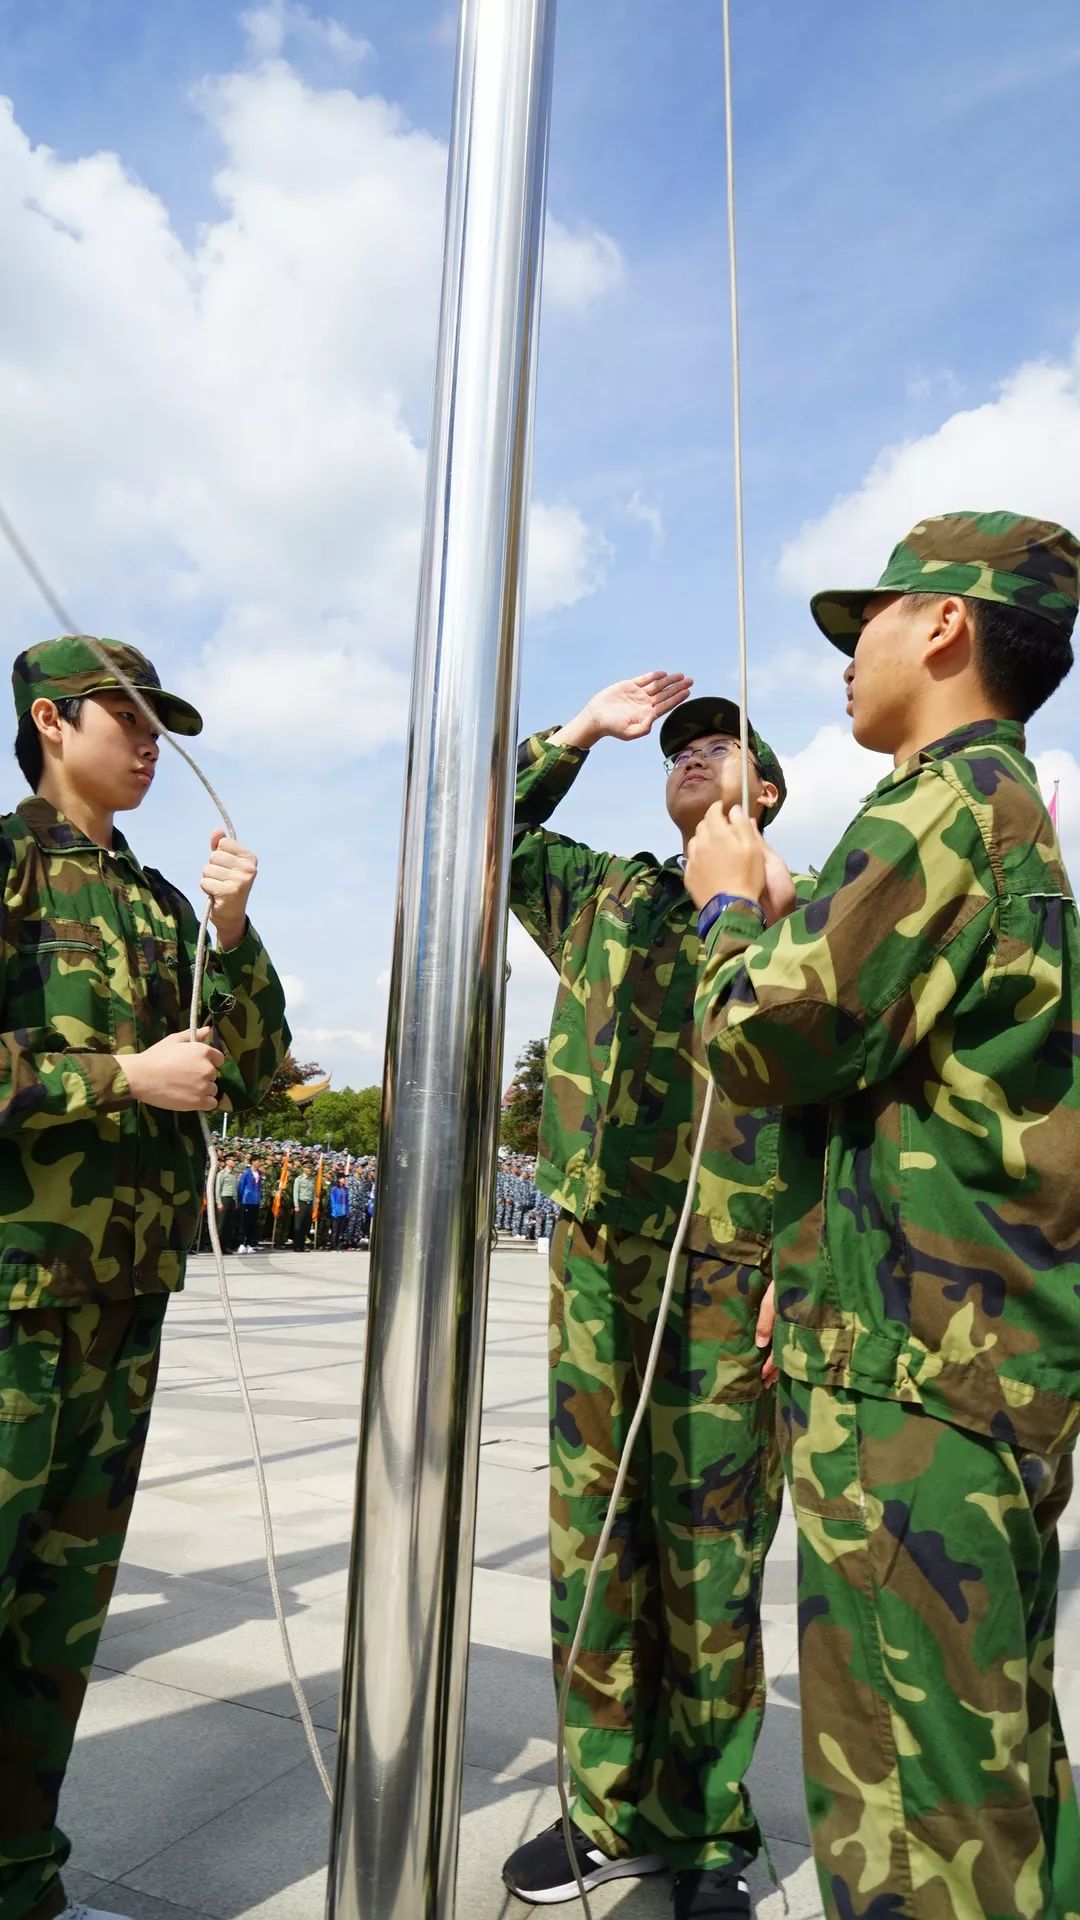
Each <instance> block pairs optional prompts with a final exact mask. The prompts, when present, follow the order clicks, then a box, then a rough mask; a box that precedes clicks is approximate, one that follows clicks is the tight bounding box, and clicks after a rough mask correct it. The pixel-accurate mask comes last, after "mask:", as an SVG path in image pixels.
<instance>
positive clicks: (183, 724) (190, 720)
mask: <svg viewBox="0 0 1080 1920" xmlns="http://www.w3.org/2000/svg"><path fill="white" fill-rule="evenodd" d="M132 684H133V685H137V682H133V683H132ZM123 692H124V688H123V687H122V686H121V685H120V682H119V681H118V680H107V679H106V678H105V675H104V673H102V677H101V685H100V686H99V687H87V689H86V691H85V694H84V696H83V697H84V698H85V699H89V698H90V697H91V695H92V694H95V693H123ZM139 692H140V693H141V694H142V697H143V699H144V700H145V701H146V704H147V706H148V707H152V708H153V710H154V712H155V713H156V714H157V717H158V719H159V720H160V721H161V724H162V726H163V727H166V728H167V729H168V731H169V732H170V733H179V734H182V735H184V736H186V738H188V739H191V737H192V736H193V735H194V734H196V733H201V732H202V730H203V717H202V714H201V713H200V712H199V711H198V709H197V708H196V707H193V706H192V705H191V704H190V702H189V701H187V700H181V698H180V695H179V694H178V693H167V692H166V691H165V689H164V687H139ZM39 697H40V689H39V691H38V692H37V693H35V695H34V698H35V700H36V699H38V698H39ZM56 697H57V699H62V698H63V695H62V694H57V696H56Z"/></svg>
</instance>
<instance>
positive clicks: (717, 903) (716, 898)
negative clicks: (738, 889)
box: [697, 893, 765, 940]
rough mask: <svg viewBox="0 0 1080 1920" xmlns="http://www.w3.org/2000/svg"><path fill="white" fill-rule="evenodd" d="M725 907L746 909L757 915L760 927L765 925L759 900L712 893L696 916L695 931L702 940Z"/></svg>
mask: <svg viewBox="0 0 1080 1920" xmlns="http://www.w3.org/2000/svg"><path fill="white" fill-rule="evenodd" d="M725 907H746V908H748V909H749V911H750V912H751V913H756V914H757V915H758V918H759V919H760V921H761V924H762V926H764V925H765V909H764V907H763V906H762V904H761V902H760V900H751V899H750V898H749V896H748V895H747V894H745V893H714V894H713V897H712V899H711V900H706V902H705V905H704V906H703V907H702V909H701V912H700V913H699V914H698V918H697V930H698V934H699V935H700V937H701V939H702V940H704V938H705V935H706V934H707V933H708V931H709V928H710V927H711V926H713V924H714V923H715V922H716V921H717V920H719V918H720V915H721V914H722V913H723V911H724V909H725Z"/></svg>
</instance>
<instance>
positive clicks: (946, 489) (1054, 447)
mask: <svg viewBox="0 0 1080 1920" xmlns="http://www.w3.org/2000/svg"><path fill="white" fill-rule="evenodd" d="M997 507H1006V508H1009V509H1011V510H1012V511H1014V512H1021V513H1030V514H1034V515H1036V516H1039V517H1041V518H1045V519H1048V520H1058V521H1063V522H1064V523H1065V525H1066V526H1072V527H1077V526H1080V340H1078V341H1077V342H1076V344H1075V346H1074V349H1073V352H1072V355H1071V356H1070V358H1069V359H1068V360H1065V361H1033V362H1030V363H1029V364H1027V365H1025V366H1022V367H1020V368H1019V369H1018V371H1017V372H1016V373H1014V374H1013V375H1012V376H1011V377H1010V378H1009V379H1008V380H1006V381H1004V382H1003V384H1002V385H1001V387H1000V389H999V391H998V394H997V397H996V398H995V399H993V400H988V401H986V402H985V403H984V405H982V406H979V407H970V408H965V409H963V410H961V411H960V412H957V413H954V414H952V415H951V416H950V418H949V419H947V420H946V421H945V422H944V423H943V425H942V426H940V427H939V428H937V430H936V431H935V432H933V433H928V434H924V435H922V436H921V437H920V438H919V439H917V440H908V441H905V442H904V443H903V444H901V445H900V446H894V447H886V448H885V449H884V450H883V452H882V453H881V454H879V456H878V458H877V459H876V460H875V461H874V464H873V466H872V467H871V468H870V471H869V472H868V473H867V475H866V477H865V478H864V480H863V481H862V483H861V485H860V486H858V487H857V488H855V490H854V491H853V492H852V493H849V494H845V495H844V496H843V497H842V498H841V499H839V500H837V501H835V502H834V504H833V505H832V506H831V507H830V508H829V510H828V511H827V512H826V513H825V514H823V515H822V516H821V518H820V519H818V520H814V521H810V522H808V523H807V525H805V526H804V527H803V528H802V529H801V531H800V532H799V533H798V535H797V536H796V538H795V539H794V540H792V541H790V542H789V544H788V545H787V546H786V547H785V549H784V551H783V554H782V556H781V560H780V576H781V579H782V580H783V582H784V583H785V584H786V585H787V586H788V587H790V588H791V589H792V590H793V591H794V592H798V593H813V592H816V591H817V590H818V589H820V588H822V587H833V586H845V585H847V584H849V583H850V584H851V585H852V586H862V585H863V584H864V583H865V584H867V585H869V584H870V583H871V582H872V581H874V580H876V579H877V578H878V576H879V574H880V573H881V572H882V571H883V569H884V566H885V562H886V560H887V559H888V556H889V554H890V552H891V550H892V548H893V547H894V546H895V545H896V542H897V541H898V540H900V539H901V538H902V537H903V535H904V534H905V533H906V532H907V530H908V528H909V527H911V526H913V525H914V524H915V522H916V521H917V520H919V519H921V518H922V517H923V516H924V515H925V514H931V513H947V512H949V511H950V510H953V509H956V508H964V509H970V508H975V509H979V508H982V509H990V508H997Z"/></svg>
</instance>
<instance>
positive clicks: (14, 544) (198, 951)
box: [0, 506, 333, 1799]
mask: <svg viewBox="0 0 1080 1920" xmlns="http://www.w3.org/2000/svg"><path fill="white" fill-rule="evenodd" d="M0 533H2V534H3V536H4V538H5V540H6V541H7V543H8V545H9V547H10V548H11V550H12V552H13V553H14V555H15V557H16V559H17V560H18V561H19V562H20V563H21V565H22V566H23V567H24V568H25V570H26V572H27V573H28V574H29V576H30V578H31V580H32V581H33V582H34V585H35V586H36V587H37V589H38V592H39V593H40V594H41V596H42V598H43V600H44V601H45V603H46V605H47V606H48V607H49V608H50V610H51V611H52V613H53V614H54V615H55V616H56V618H57V620H58V621H59V622H60V625H61V627H62V628H63V630H64V632H65V633H70V634H72V635H73V636H74V637H75V638H76V639H78V640H82V641H83V642H84V643H85V644H86V645H87V646H88V647H89V648H90V649H91V652H92V653H94V654H95V655H96V657H97V658H98V659H99V660H100V661H101V664H102V666H103V667H104V668H105V669H106V670H107V672H108V673H109V674H110V675H111V676H112V677H114V678H115V679H116V680H117V681H119V683H120V685H121V686H122V687H123V689H124V692H125V693H126V694H127V695H128V697H129V699H131V700H133V701H134V702H135V705H136V706H137V707H138V709H139V712H140V713H141V714H142V716H143V719H144V720H147V721H149V723H150V725H151V727H152V728H153V729H154V732H155V733H158V734H160V735H161V737H162V739H163V740H167V741H168V743H169V745H170V747H172V748H173V750H174V752H176V753H178V754H179V755H180V758H181V760H185V761H186V762H187V764H188V766H189V767H190V768H191V771H192V773H194V774H195V776H196V778H197V779H199V780H201V782H202V784H203V786H204V787H205V788H206V791H207V793H208V794H209V795H210V798H211V800H212V801H213V803H214V805H215V807H216V808H217V810H218V812H219V814H220V815H221V818H222V820H223V822H224V824H225V831H226V833H227V834H228V836H229V838H230V840H235V838H236V829H235V827H234V826H233V823H232V820H231V819H230V817H229V814H228V813H227V811H226V809H225V805H224V802H223V801H222V800H221V798H220V797H219V795H218V793H217V792H216V790H215V788H214V787H213V786H212V784H211V782H210V780H209V779H208V778H207V776H206V774H205V773H204V772H203V770H202V768H201V767H200V765H199V763H198V761H197V760H196V759H195V757H194V755H193V754H190V753H189V752H188V751H187V748H186V747H182V746H181V744H180V742H179V740H177V739H176V737H175V735H173V734H171V733H170V732H169V729H168V727H166V726H165V725H163V723H162V720H161V716H160V714H158V713H156V712H155V710H154V709H153V707H151V705H150V703H149V701H148V700H147V699H146V698H145V695H144V694H143V692H141V691H140V689H139V688H138V687H137V686H135V685H134V683H133V682H132V681H131V680H129V679H128V677H127V674H126V673H124V672H123V670H122V668H120V667H118V666H117V663H116V661H115V660H114V659H113V658H112V656H111V654H108V653H106V651H105V649H104V647H103V646H101V644H100V643H99V641H97V640H96V639H95V638H94V635H93V634H92V633H87V632H86V630H85V628H83V627H81V626H79V624H78V622H77V621H76V620H73V619H72V617H71V614H70V613H69V612H68V611H67V609H66V608H65V606H64V604H63V602H62V601H61V599H60V598H59V596H58V595H57V593H56V592H55V591H54V589H53V587H52V586H51V584H50V582H49V580H48V579H47V578H46V576H45V574H44V573H43V572H42V570H41V568H40V566H39V565H38V563H37V561H36V560H35V558H34V556H33V554H32V553H31V552H30V549H29V547H28V546H27V545H26V542H25V541H24V540H23V539H22V537H21V535H20V534H19V533H18V532H17V531H16V529H15V527H14V526H13V525H12V523H11V520H10V519H9V518H8V515H7V514H6V513H5V511H4V509H3V507H2V506H0ZM213 904H214V903H213V901H212V900H207V903H206V906H205V907H204V908H203V915H202V919H201V920H200V922H199V937H198V940H197V942H196V946H195V972H194V979H193V982H192V989H191V1005H190V1007H189V1010H188V1034H189V1036H190V1038H191V1039H192V1040H194V1038H195V1035H196V1034H197V1033H198V1031H199V1013H200V1009H201V1006H202V989H203V978H204V975H205V972H206V950H207V942H208V936H209V929H210V913H211V909H212V907H213ZM199 1125H200V1127H201V1128H202V1135H203V1140H204V1142H205V1145H206V1156H207V1166H206V1220H207V1225H208V1226H209V1228H210V1244H211V1246H212V1247H213V1250H214V1260H215V1262H216V1265H217V1279H218V1292H219V1294H220V1296H221V1309H222V1312H223V1314H224V1316H225V1327H226V1330H227V1332H228V1336H229V1345H230V1347H231V1348H232V1357H233V1365H234V1366H235V1368H236V1382H237V1386H238V1387H239V1389H240V1399H241V1402H242V1403H243V1408H244V1417H245V1419H246V1421H247V1430H248V1438H249V1440H250V1443H251V1460H252V1465H253V1466H254V1468H255V1484H256V1486H257V1487H258V1490H259V1506H260V1507H261V1509H262V1523H263V1541H264V1544H265V1548H266V1571H267V1574H268V1576H269V1580H270V1594H271V1598H272V1599H273V1603H274V1614H275V1616H276V1618H277V1623H278V1631H279V1633H280V1635H281V1647H282V1652H283V1654H284V1656H285V1669H286V1672H287V1673H288V1676H289V1685H290V1686H291V1688H292V1691H293V1698H294V1699H295V1701H296V1709H297V1712H298V1713H299V1715H300V1723H301V1725H302V1726H303V1729H304V1733H305V1735H306V1737H307V1743H308V1748H309V1750H310V1753H311V1758H312V1760H313V1761H314V1763H315V1768H316V1771H317V1773H318V1775H319V1779H320V1780H321V1781H322V1784H323V1788H324V1791H325V1793H326V1796H327V1798H328V1799H332V1798H333V1789H332V1787H331V1784H330V1775H329V1773H328V1772H327V1770H326V1762H325V1760H324V1759H323V1756H322V1749H321V1747H320V1746H319V1742H318V1737H317V1735H316V1732H315V1724H314V1722H313V1720H312V1718H311V1709H310V1708H309V1706H308V1703H307V1696H306V1694H305V1693H304V1688H303V1685H302V1683H301V1680H300V1675H299V1673H298V1672H297V1670H296V1661H295V1659H294V1658H293V1650H292V1642H291V1641H290V1639H289V1628H288V1623H287V1621H286V1619H285V1606H284V1602H283V1601H282V1598H281V1586H280V1583H279V1580H278V1573H277V1550H276V1546H275V1542H274V1521H273V1515H272V1513H271V1510H270V1491H269V1488H268V1486H267V1484H266V1469H265V1467H264V1465H263V1458H262V1449H261V1448H260V1446H259V1432H258V1428H257V1426H256V1424H255V1410H254V1408H253V1406H252V1404H251V1393H250V1391H249V1388H248V1383H247V1375H246V1374H245V1372H244V1360H243V1355H242V1353H241V1351H240V1337H239V1334H238V1332H237V1326H236V1316H235V1314H234V1313H233V1307H232V1301H231V1300H230V1298H229V1286H228V1281H227V1279H226V1277H225V1255H224V1253H223V1251H222V1246H221V1236H220V1233H219V1231H218V1215H217V1170H218V1156H217V1136H216V1134H214V1133H212V1132H211V1130H210V1125H209V1122H208V1120H207V1118H206V1115H205V1113H200V1115H199Z"/></svg>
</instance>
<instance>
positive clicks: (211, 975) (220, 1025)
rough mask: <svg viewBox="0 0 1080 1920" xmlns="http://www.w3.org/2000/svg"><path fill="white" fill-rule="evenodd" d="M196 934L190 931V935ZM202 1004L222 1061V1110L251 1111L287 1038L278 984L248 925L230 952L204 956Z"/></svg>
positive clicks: (278, 1061) (277, 1063)
mask: <svg viewBox="0 0 1080 1920" xmlns="http://www.w3.org/2000/svg"><path fill="white" fill-rule="evenodd" d="M197 932H198V929H197V927H196V928H195V929H194V934H195V936H197ZM192 952H193V953H194V938H193V939H192ZM203 1005H204V1006H205V1008H206V1014H207V1019H208V1020H209V1021H210V1023H211V1024H212V1025H213V1027H214V1031H215V1034H216V1037H217V1040H218V1044H219V1046H220V1047H221V1050H222V1052H223V1053H224V1054H225V1056H226V1058H225V1064H224V1065H223V1067H222V1068H221V1070H220V1072H219V1074H218V1084H219V1086H220V1088H221V1094H222V1100H221V1104H222V1106H223V1108H224V1109H225V1110H226V1112H238V1111H243V1109H244V1108H248V1107H257V1106H258V1105H259V1102H260V1101H261V1100H263V1099H265V1097H266V1094H267V1092H268V1091H269V1087H270V1082H271V1080H272V1079H273V1077H274V1074H275V1072H276V1071H277V1069H278V1067H279V1066H280V1065H281V1062H282V1060H283V1059H284V1057H285V1052H286V1049H287V1048H288V1046H289V1042H290V1040H291V1038H292V1035H291V1034H290V1032H289V1026H288V1022H287V1020H286V1018H285V994H284V991H283V989H282V985H281V982H280V980H279V979H278V977H277V974H276V973H275V971H274V967H273V963H272V962H271V959H270V956H269V954H268V953H267V951H266V948H265V947H264V946H263V944H262V941H261V940H260V939H259V936H258V934H257V933H256V931H255V929H254V927H253V926H252V924H251V922H250V920H249V921H248V924H247V929H246V931H245V933H244V937H243V939H242V940H240V941H239V942H238V944H237V945H236V946H235V947H230V948H228V949H227V950H226V951H225V952H222V951H221V950H220V949H218V948H214V949H212V950H211V951H210V953H209V954H208V956H207V963H206V972H205V974H204V976H203Z"/></svg>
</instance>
